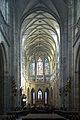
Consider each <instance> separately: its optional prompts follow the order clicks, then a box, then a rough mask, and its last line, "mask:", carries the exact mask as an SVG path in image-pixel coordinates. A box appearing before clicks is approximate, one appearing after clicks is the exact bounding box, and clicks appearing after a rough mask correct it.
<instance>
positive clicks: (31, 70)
mask: <svg viewBox="0 0 80 120" xmlns="http://www.w3.org/2000/svg"><path fill="white" fill-rule="evenodd" d="M30 75H31V76H34V75H35V60H32V62H31V64H30Z"/></svg>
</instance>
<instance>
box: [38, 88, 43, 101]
mask: <svg viewBox="0 0 80 120" xmlns="http://www.w3.org/2000/svg"><path fill="white" fill-rule="evenodd" d="M38 100H42V91H41V90H38Z"/></svg>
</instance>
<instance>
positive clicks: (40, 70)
mask: <svg viewBox="0 0 80 120" xmlns="http://www.w3.org/2000/svg"><path fill="white" fill-rule="evenodd" d="M37 75H43V61H42V59H41V58H40V57H39V59H38V61H37Z"/></svg>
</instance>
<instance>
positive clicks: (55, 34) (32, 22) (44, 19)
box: [21, 11, 60, 60]
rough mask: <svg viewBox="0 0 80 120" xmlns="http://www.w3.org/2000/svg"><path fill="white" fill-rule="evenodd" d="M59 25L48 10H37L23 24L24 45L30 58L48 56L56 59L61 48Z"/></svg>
mask: <svg viewBox="0 0 80 120" xmlns="http://www.w3.org/2000/svg"><path fill="white" fill-rule="evenodd" d="M59 32H60V30H59V25H58V23H57V21H56V19H55V18H54V17H53V16H52V15H50V14H49V13H47V12H44V11H36V12H34V13H32V14H30V15H29V16H27V17H26V18H25V19H24V21H23V24H22V29H21V35H22V46H23V49H24V51H25V53H26V56H27V57H28V58H31V57H34V56H35V57H36V56H37V57H39V56H47V57H49V58H50V59H53V60H55V58H56V55H57V52H58V50H59V40H60V39H59V37H60V33H59Z"/></svg>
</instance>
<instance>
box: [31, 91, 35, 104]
mask: <svg viewBox="0 0 80 120" xmlns="http://www.w3.org/2000/svg"><path fill="white" fill-rule="evenodd" d="M31 96H32V104H35V99H36V95H35V90H34V89H32V91H31Z"/></svg>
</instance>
